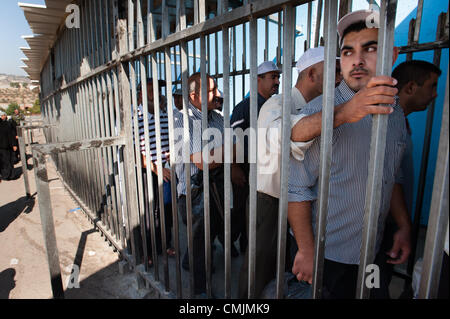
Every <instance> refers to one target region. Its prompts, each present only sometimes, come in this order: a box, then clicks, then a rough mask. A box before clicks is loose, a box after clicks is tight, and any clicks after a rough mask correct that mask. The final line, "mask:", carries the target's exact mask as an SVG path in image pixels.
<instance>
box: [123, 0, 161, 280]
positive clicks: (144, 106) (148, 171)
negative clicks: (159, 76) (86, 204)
mask: <svg viewBox="0 0 450 319" xmlns="http://www.w3.org/2000/svg"><path fill="white" fill-rule="evenodd" d="M136 18H137V41H138V44H137V45H138V47H142V46H144V42H145V40H144V24H143V21H142V10H141V4H140V1H138V2H137V5H136ZM147 21H150V23H149V24H150V32H152V31H153V29H152V25H153V23H152V22H153V18H152V14H151V13H150V14H149V15H148V20H147ZM144 60H145V58H144V57H143V56H141V57H140V58H139V71H140V75H141V76H140V78H141V79H140V80H141V97H142V104H141V105H140V107H141V108H142V115H141V116H142V117H143V121H144V143H145V153H146V163H142V165H144V164H145V166H146V168H145V171H146V174H147V185H146V187H147V196H148V197H147V198H148V212H147V213H148V216H149V217H150V237H151V244H152V261H153V262H154V264H155V279H156V280H159V271H158V269H159V267H158V264H157V263H158V257H157V251H156V240H155V236H156V235H155V229H156V228H155V219H154V217H155V216H154V213H153V212H154V197H153V194H154V192H153V176H152V172H151V164H150V162H151V155H150V153H151V152H150V142H149V128H148V99H147V68H146V67H145V62H144ZM130 71H131V72H132V73H133V72H134V69H133V67H131V68H130ZM132 82H133V81H132ZM132 85H133V84H132ZM134 94H135V93H134V92H133V95H134ZM133 99H134V97H133ZM133 105H135V107H134V116H133V123H134V124H133V125H134V143H135V152H136V157H137V158H136V162H137V163H138V165H139V164H141V163H140V162H141V158H142V156H141V146H140V133H139V126H138V112H137V107H138V103H137V101H136V102H133ZM142 172H143V170H142V167H140V168H139V167H138V170H137V174H138V177H137V178H138V187H139V188H140V189H141V193H140V194H139V198H140V200H139V204H140V208H141V213H140V214H139V221H140V224H141V234H142V243H143V248H144V259H145V260H144V269H145V271H148V268H149V265H148V257H147V256H148V251H147V229H146V222H145V215H146V209H145V207H146V206H147V203H145V202H144V198H145V196H144V194H143V192H144V191H145V188H144V180H143V178H142ZM139 185H141V186H139Z"/></svg>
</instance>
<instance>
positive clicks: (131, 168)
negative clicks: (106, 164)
mask: <svg viewBox="0 0 450 319" xmlns="http://www.w3.org/2000/svg"><path fill="white" fill-rule="evenodd" d="M117 28H118V30H117V32H118V40H119V52H120V53H121V54H124V53H126V52H128V46H127V36H126V33H127V27H126V21H125V20H118V24H117ZM126 64H128V63H127V62H125V63H121V64H120V68H119V78H120V83H119V87H120V88H121V95H120V98H121V101H120V103H119V105H120V106H121V107H122V109H121V111H120V113H121V114H123V115H124V116H123V118H124V120H123V123H122V124H123V125H121V129H122V130H121V135H125V136H126V139H127V143H126V146H125V148H124V162H125V176H124V180H125V183H126V191H127V199H128V200H127V201H126V204H127V205H128V207H127V212H128V214H129V215H128V219H129V234H130V237H131V239H130V241H131V249H132V254H133V263H134V266H136V265H137V264H138V263H139V262H140V252H139V249H138V247H137V242H136V240H137V239H136V238H135V236H134V228H135V227H138V222H139V217H138V216H139V215H138V214H139V208H138V199H137V193H136V188H137V183H136V173H135V159H134V153H133V132H132V127H131V118H132V115H131V95H130V80H129V79H128V75H127V73H126V69H125V67H126Z"/></svg>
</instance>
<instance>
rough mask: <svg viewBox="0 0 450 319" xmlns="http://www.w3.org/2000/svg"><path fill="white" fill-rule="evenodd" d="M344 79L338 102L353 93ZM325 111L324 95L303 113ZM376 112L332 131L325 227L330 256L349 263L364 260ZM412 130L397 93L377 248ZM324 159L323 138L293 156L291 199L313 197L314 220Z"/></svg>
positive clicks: (392, 116)
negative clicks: (300, 158)
mask: <svg viewBox="0 0 450 319" xmlns="http://www.w3.org/2000/svg"><path fill="white" fill-rule="evenodd" d="M354 94H355V92H353V91H352V90H351V89H350V88H349V87H348V86H347V84H346V83H345V81H342V82H341V83H340V85H339V86H338V87H337V88H336V90H335V105H339V104H342V103H344V102H346V101H348V100H350V99H351V98H352V97H353V96H354ZM321 110H322V97H321V96H320V97H318V98H316V99H314V100H312V101H311V102H310V103H309V104H308V105H306V106H305V107H304V108H303V110H302V113H303V114H307V115H310V114H313V113H316V112H318V111H321ZM371 134H372V116H371V115H368V116H366V117H364V118H363V119H361V120H360V121H358V122H356V123H346V124H343V125H341V126H339V127H337V128H335V129H334V130H333V139H332V152H333V153H332V162H331V172H330V184H329V187H330V188H329V197H328V218H327V228H326V243H325V258H327V259H329V260H332V261H336V262H340V263H344V264H359V259H360V249H361V242H362V231H363V225H364V205H365V193H366V184H367V178H368V164H369V156H370V144H371V143H370V142H371ZM406 140H407V132H406V125H405V119H404V114H403V110H402V108H401V107H400V106H399V105H398V98H396V102H395V105H394V112H393V113H391V114H390V115H389V119H388V129H387V138H386V152H385V160H384V171H383V177H382V189H381V203H380V217H379V220H378V232H377V239H376V251H377V252H378V249H379V246H380V243H381V239H382V235H383V230H384V221H385V219H386V216H387V214H388V212H389V206H390V200H391V195H392V189H393V186H394V184H395V183H402V177H401V170H400V169H399V168H400V164H401V160H402V156H403V152H404V149H405V146H406ZM319 162H320V137H318V138H316V139H314V140H313V143H312V145H311V146H310V148H309V149H308V151H307V152H305V158H304V160H303V161H298V160H296V159H294V158H293V157H292V156H291V159H290V176H289V183H288V184H289V194H288V200H289V202H302V201H312V203H311V204H312V205H311V207H312V225H313V230H314V231H315V219H316V214H317V209H318V203H317V201H316V199H317V196H318V194H317V191H318V187H317V186H318V176H319Z"/></svg>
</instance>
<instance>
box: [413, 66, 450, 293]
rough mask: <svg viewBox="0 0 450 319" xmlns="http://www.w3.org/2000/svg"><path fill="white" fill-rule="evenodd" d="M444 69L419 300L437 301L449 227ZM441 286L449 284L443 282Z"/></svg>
mask: <svg viewBox="0 0 450 319" xmlns="http://www.w3.org/2000/svg"><path fill="white" fill-rule="evenodd" d="M448 71H449V69H448V67H447V84H446V89H445V99H444V107H443V112H442V124H441V133H440V138H439V150H438V156H437V161H436V173H435V175H434V185H433V197H432V199H431V207H430V217H429V222H428V230H427V236H426V240H425V249H424V257H423V269H422V275H421V279H420V287H419V298H421V299H423V298H436V297H437V293H438V289H439V278H440V273H441V267H442V257H443V254H444V242H445V236H446V226H447V225H448V169H449V159H448V156H449V141H448V134H449V132H448V129H449V127H448V121H449V110H448V107H449V106H448V103H449V102H448V98H449V96H448V90H449V86H448V85H449V84H448V82H449V74H448ZM447 240H448V238H447ZM443 284H448V282H447V283H443Z"/></svg>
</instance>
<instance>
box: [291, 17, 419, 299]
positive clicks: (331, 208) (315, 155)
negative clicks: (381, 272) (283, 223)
mask: <svg viewBox="0 0 450 319" xmlns="http://www.w3.org/2000/svg"><path fill="white" fill-rule="evenodd" d="M377 14H378V13H376V12H372V11H369V10H361V11H355V12H352V13H349V14H348V15H346V16H344V17H343V18H342V19H341V20H340V21H339V23H338V32H339V36H340V46H341V57H340V58H341V60H340V63H341V70H342V75H343V78H344V80H343V81H342V82H341V84H340V85H339V86H338V87H337V88H336V89H335V111H334V112H335V114H334V123H333V125H334V128H335V129H334V131H333V140H332V148H333V149H332V154H333V156H332V163H331V171H330V180H329V183H330V184H329V185H330V189H329V196H328V214H327V227H326V234H325V240H326V241H325V261H324V277H323V295H322V297H323V298H355V296H356V283H357V275H358V264H359V260H360V249H361V243H362V230H363V225H364V205H365V190H366V184H367V178H368V163H369V154H370V144H371V143H370V141H371V132H372V116H371V114H390V115H389V120H388V129H387V130H388V136H387V140H386V153H385V162H384V171H383V183H382V190H381V203H380V218H379V220H378V232H377V239H376V251H377V253H378V252H379V253H378V256H377V257H380V256H381V257H384V256H382V255H384V254H386V252H384V251H379V247H380V243H381V239H382V234H383V227H384V221H385V219H386V215H387V213H388V212H389V209H390V210H391V213H392V215H393V217H394V219H395V221H396V223H397V225H398V227H399V229H398V231H397V232H396V234H395V236H394V244H393V247H392V249H391V251H390V252H389V256H390V257H391V259H390V260H389V262H391V263H394V264H399V263H403V262H404V261H406V260H407V258H408V255H409V252H410V228H411V226H410V219H409V216H408V214H407V210H406V207H405V203H404V198H403V193H402V189H401V186H400V184H399V183H401V175H400V174H399V171H400V170H399V168H400V163H401V159H402V156H403V152H404V148H405V145H406V136H407V133H406V126H405V120H404V114H403V111H402V109H401V107H400V106H399V105H398V98H397V97H396V96H395V95H396V94H397V89H396V88H394V87H393V86H395V84H396V82H397V81H396V80H395V79H393V78H391V77H386V76H375V72H376V63H377V41H378V28H375V27H373V26H369V25H368V24H367V23H366V21H367V20H366V19H367V18H368V17H370V16H371V15H377ZM375 20H376V19H375ZM376 21H379V20H376ZM394 51H395V52H394V60H395V58H396V54H395V53H396V52H397V51H396V50H394ZM379 104H388V105H392V106H380V105H379ZM321 110H322V96H320V97H318V98H316V99H314V100H313V101H311V102H310V103H309V104H307V105H306V106H305V107H304V108H303V110H302V114H306V115H307V116H306V117H304V118H302V119H301V120H300V121H299V122H298V123H297V124H296V125H295V126H294V127H293V128H292V132H291V139H292V140H293V141H295V142H301V141H303V142H305V141H308V140H312V139H314V142H313V143H312V144H311V146H310V147H309V149H308V150H307V152H305V157H304V160H303V161H301V162H300V161H298V160H295V159H293V158H292V157H291V162H290V176H289V194H288V199H289V208H288V219H289V224H290V226H291V228H292V230H293V232H294V235H295V238H296V242H297V245H298V252H297V254H296V257H295V261H294V266H293V268H292V272H293V273H294V274H295V275H296V276H297V279H298V280H303V281H306V282H309V283H312V275H313V260H314V246H315V236H314V230H315V221H316V218H317V209H318V205H317V192H318V175H319V162H320V138H316V137H318V136H319V135H320V132H321V120H322V112H321ZM376 262H377V261H376V260H375V263H376Z"/></svg>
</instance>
